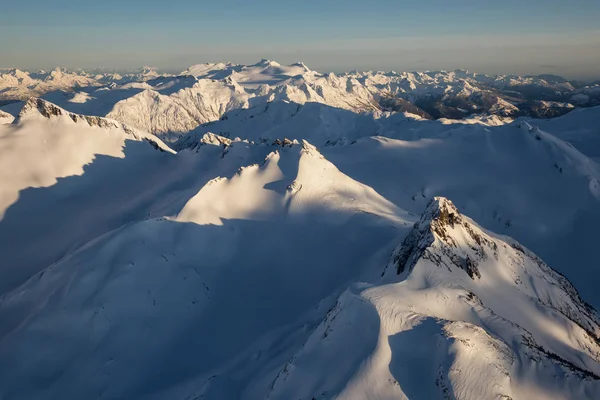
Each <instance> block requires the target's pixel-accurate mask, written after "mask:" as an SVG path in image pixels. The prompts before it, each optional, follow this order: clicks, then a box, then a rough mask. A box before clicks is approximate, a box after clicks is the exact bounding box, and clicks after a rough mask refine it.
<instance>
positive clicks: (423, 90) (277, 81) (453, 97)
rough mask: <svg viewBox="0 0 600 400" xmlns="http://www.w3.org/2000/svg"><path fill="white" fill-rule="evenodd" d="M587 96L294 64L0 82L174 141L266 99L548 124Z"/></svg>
mask: <svg viewBox="0 0 600 400" xmlns="http://www.w3.org/2000/svg"><path fill="white" fill-rule="evenodd" d="M596 89H597V88H596V87H595V86H593V85H590V86H584V85H582V84H580V83H577V82H570V81H567V80H565V79H563V78H560V77H556V76H552V75H541V76H524V77H520V76H512V75H503V76H488V75H483V74H476V73H471V72H468V71H465V70H456V71H439V72H403V73H396V72H393V71H392V72H374V71H368V72H352V73H343V74H334V73H328V74H323V73H319V72H316V71H312V70H310V69H309V68H308V67H307V66H306V65H304V64H303V63H295V64H292V65H290V66H284V65H280V64H279V63H277V62H275V61H270V60H261V61H260V62H258V63H256V64H253V65H238V64H231V63H217V64H211V63H207V64H198V65H193V66H191V67H189V68H187V69H186V70H184V71H183V72H182V73H181V74H179V75H177V76H172V75H164V74H163V75H160V74H159V73H158V72H157V71H156V70H155V69H153V68H150V67H144V68H143V69H142V70H140V71H136V72H135V73H130V74H127V75H119V74H117V73H108V72H98V73H85V72H80V71H79V72H68V71H66V70H61V69H55V70H54V71H52V72H50V73H46V72H43V73H38V74H29V73H27V72H23V71H20V70H8V71H7V72H6V73H3V74H0V99H10V100H15V99H19V100H24V99H26V98H27V97H29V96H40V95H43V96H44V98H45V99H46V100H49V101H51V102H53V103H55V104H57V105H59V106H61V107H63V108H65V109H67V110H69V111H71V112H75V113H83V114H91V115H98V116H106V117H109V118H113V119H116V120H119V121H121V122H124V123H127V124H129V125H131V126H135V127H137V128H139V129H141V130H145V131H148V132H150V133H153V134H155V135H159V136H161V137H162V138H163V139H165V140H168V141H174V140H176V139H177V138H178V137H179V136H181V135H183V134H185V133H188V132H189V131H191V130H193V129H195V128H196V127H198V126H199V125H202V124H205V123H208V122H212V121H216V120H219V119H220V118H223V117H226V115H227V113H228V112H230V111H239V110H240V109H252V108H255V107H259V108H260V107H264V106H265V105H266V104H268V103H270V102H273V101H288V102H294V103H298V104H304V103H308V102H317V103H321V104H324V105H328V106H330V107H335V108H341V109H345V110H349V111H352V112H359V113H365V112H366V113H370V112H375V113H376V114H377V113H381V112H409V113H412V114H415V115H419V116H421V117H423V118H427V119H439V118H449V119H463V118H467V117H470V116H473V115H485V116H488V115H494V116H498V117H501V118H515V117H518V116H531V117H536V118H540V117H541V118H547V117H555V116H559V115H562V114H565V113H567V112H569V111H571V110H572V109H574V108H575V107H588V106H594V105H598V104H600V103H598V98H597V97H598V96H596V94H597V93H596V92H597V90H596Z"/></svg>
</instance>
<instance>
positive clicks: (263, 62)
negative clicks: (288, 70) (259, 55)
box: [254, 58, 281, 67]
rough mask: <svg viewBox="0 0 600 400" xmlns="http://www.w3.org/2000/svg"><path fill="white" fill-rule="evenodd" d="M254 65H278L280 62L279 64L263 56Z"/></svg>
mask: <svg viewBox="0 0 600 400" xmlns="http://www.w3.org/2000/svg"><path fill="white" fill-rule="evenodd" d="M254 65H255V66H257V67H280V66H281V64H279V63H278V62H276V61H271V60H268V59H266V58H263V59H262V60H260V61H259V62H257V63H256V64H254Z"/></svg>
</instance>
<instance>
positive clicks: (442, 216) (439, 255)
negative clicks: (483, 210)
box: [384, 197, 496, 279]
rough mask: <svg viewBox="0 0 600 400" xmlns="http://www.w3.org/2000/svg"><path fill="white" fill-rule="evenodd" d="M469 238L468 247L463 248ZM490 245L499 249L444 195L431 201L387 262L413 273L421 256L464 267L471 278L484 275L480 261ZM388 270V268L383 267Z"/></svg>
mask: <svg viewBox="0 0 600 400" xmlns="http://www.w3.org/2000/svg"><path fill="white" fill-rule="evenodd" d="M465 241H466V242H467V243H466V244H467V246H466V247H468V248H470V249H471V250H474V254H470V253H471V252H470V251H463V250H464V249H465V248H466V247H465V246H463V244H464V243H460V245H459V242H465ZM484 246H485V247H489V249H491V251H492V252H495V251H496V244H495V243H494V242H493V241H492V240H488V239H487V238H486V237H484V235H482V234H481V231H480V229H479V228H478V227H477V226H475V225H474V224H472V223H471V222H470V221H469V220H467V219H466V218H465V217H463V216H462V215H461V214H460V212H459V211H458V209H457V208H456V206H455V205H454V204H453V203H452V202H451V201H450V200H448V199H446V198H444V197H435V198H434V199H433V200H431V201H430V202H429V204H428V205H427V207H426V208H425V211H424V212H423V214H422V216H421V219H420V220H419V222H417V223H416V224H415V225H414V227H413V229H412V230H411V231H410V232H409V233H408V235H407V236H406V238H405V239H404V241H403V242H402V244H401V245H400V246H398V248H396V250H395V251H394V253H393V254H392V258H391V259H390V262H389V263H388V265H387V266H386V270H387V268H388V267H391V266H394V267H395V269H396V273H397V274H398V275H400V274H403V273H410V272H411V271H412V269H413V267H414V266H415V264H416V263H417V262H418V261H419V260H420V259H422V258H423V259H427V260H430V261H431V262H433V263H434V264H436V265H438V266H441V265H445V266H446V267H448V268H449V269H451V268H452V267H457V268H460V269H462V270H464V271H465V272H466V273H467V274H468V275H469V277H471V279H477V278H480V277H481V274H480V272H479V269H478V262H479V261H480V260H481V259H485V258H486V254H487V250H486V249H485V248H484ZM384 273H385V271H384Z"/></svg>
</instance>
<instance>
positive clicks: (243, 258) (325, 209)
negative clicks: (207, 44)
mask: <svg viewBox="0 0 600 400" xmlns="http://www.w3.org/2000/svg"><path fill="white" fill-rule="evenodd" d="M243 145H244V143H240V142H236V143H233V144H232V145H231V146H230V148H229V149H228V150H227V153H226V154H225V155H224V158H222V160H227V159H229V158H232V159H237V157H238V154H236V148H238V147H243ZM245 145H248V144H245ZM256 147H257V148H260V149H263V148H270V149H271V150H270V152H269V154H268V155H267V157H266V158H265V160H264V162H263V163H261V164H260V165H250V166H248V167H247V168H243V169H241V170H240V171H239V173H236V174H234V175H233V176H231V177H230V178H221V179H214V180H211V181H209V182H208V183H207V184H206V185H205V186H204V187H203V188H202V189H201V190H199V191H198V193H197V194H196V195H195V196H193V197H191V198H190V200H189V201H188V202H187V203H186V204H185V205H184V206H183V207H182V210H181V211H180V212H179V213H178V215H177V216H176V217H167V218H165V217H161V218H150V219H147V220H142V221H139V222H135V223H130V224H127V225H124V226H122V227H121V228H119V229H116V230H114V231H112V232H109V233H107V234H105V235H103V236H100V237H98V238H97V239H95V240H93V241H91V242H90V243H88V244H87V245H85V246H83V247H82V248H80V250H79V251H74V252H70V253H69V254H68V255H67V256H66V257H64V258H63V259H61V260H59V261H58V262H56V263H54V264H53V265H51V266H49V268H47V269H45V270H43V271H41V272H39V273H38V274H36V275H35V276H32V277H31V278H30V279H29V280H28V282H26V283H25V284H24V285H22V286H20V287H18V288H16V289H15V290H12V291H10V292H9V293H6V294H5V295H4V296H3V297H2V298H1V299H0V318H1V319H2V320H3V321H4V322H5V323H3V324H2V327H1V328H0V337H1V338H2V340H1V341H0V368H1V369H2V370H3V371H10V372H9V373H7V374H2V375H1V376H0V380H1V382H0V387H1V388H2V389H0V390H1V391H2V393H3V394H4V395H5V396H7V397H9V398H10V397H13V396H14V397H19V398H39V397H40V396H42V397H45V398H56V397H57V396H61V397H62V398H82V397H84V398H89V397H96V396H102V397H107V398H124V397H125V398H161V397H165V396H166V397H169V398H186V396H192V394H193V393H194V392H198V391H201V390H203V389H202V388H203V387H205V386H206V390H207V391H212V390H216V393H217V394H215V395H214V396H216V397H217V398H237V397H238V396H239V395H242V392H243V391H244V390H245V387H246V386H247V385H249V384H250V383H251V382H252V381H254V380H255V379H257V377H264V376H270V377H271V378H274V376H271V375H269V374H268V370H271V369H272V368H273V365H279V366H281V365H283V363H285V359H286V358H287V357H289V356H290V355H291V354H292V353H293V352H294V351H296V350H298V348H299V347H298V346H300V345H301V344H302V343H303V342H304V340H306V338H307V337H308V335H310V333H311V331H312V329H313V327H314V326H315V325H316V324H318V322H319V320H320V319H322V318H323V317H324V313H325V312H326V311H327V309H328V308H329V307H330V306H331V305H332V300H335V298H336V297H337V296H338V295H339V294H340V293H341V292H342V291H343V290H344V289H345V288H346V287H347V286H348V285H349V284H350V283H351V282H353V281H355V280H356V279H357V277H358V276H360V275H362V273H363V271H364V270H365V265H369V264H370V263H371V260H373V259H374V258H375V259H376V260H377V262H375V264H380V263H381V262H383V261H384V260H385V256H386V253H387V252H388V251H389V250H390V248H391V245H393V242H395V241H396V240H397V237H398V236H402V235H403V234H404V233H405V232H406V231H407V230H408V229H409V227H410V225H411V224H412V223H414V221H415V219H416V218H415V217H414V216H413V215H410V214H408V213H406V212H404V211H402V210H400V209H398V208H397V207H395V206H394V205H393V204H392V203H390V202H388V201H387V200H385V199H384V198H382V197H381V196H380V195H379V194H377V193H376V192H375V191H373V190H372V189H370V188H369V187H367V186H365V185H362V184H360V183H358V182H356V181H354V180H352V179H350V178H348V177H346V176H344V175H343V174H342V173H341V172H340V171H339V170H337V168H335V166H333V165H332V164H331V163H329V162H328V161H327V160H325V159H324V158H323V157H322V156H321V155H320V153H319V152H318V151H317V150H316V149H315V148H314V147H313V146H311V145H310V144H308V143H303V144H302V145H300V144H298V145H293V146H291V147H290V146H286V147H283V148H282V147H279V148H277V147H274V146H271V145H264V144H261V145H256ZM205 149H214V150H218V151H219V153H220V152H221V147H220V146H216V145H212V144H207V145H205V146H202V147H200V148H199V149H198V150H199V151H200V153H198V154H196V153H192V154H188V155H189V156H193V157H198V158H200V157H202V156H204V155H205V154H203V152H204V151H205ZM181 154H182V153H179V154H178V155H177V157H180V156H181ZM213 162H215V163H217V161H216V160H213ZM380 249H383V250H384V252H379V250H380ZM51 321H52V322H51ZM59 321H62V322H59ZM142 337H143V338H144V339H143V340H140V338H142ZM133 342H137V344H136V346H135V348H130V350H131V351H129V350H127V351H124V350H125V349H124V347H123V345H124V343H133ZM35 343H39V344H40V345H39V346H38V345H36V344H35ZM263 346H267V348H265V349H263V348H262V347H263ZM261 353H262V355H261ZM9 365H10V366H11V367H10V368H9ZM31 365H36V367H35V368H31ZM235 370H238V371H240V372H241V371H245V372H243V373H242V375H241V376H239V378H236V377H235V376H236V373H235V372H234V371H235ZM265 374H267V375H265ZM215 375H218V376H220V378H219V379H216V378H214V377H213V376H215ZM211 377H213V378H211ZM159 378H160V379H159ZM207 381H209V382H212V383H211V384H210V385H212V386H211V388H210V389H209V388H208V386H207V383H206V382H207ZM207 393H208V392H207ZM236 393H237V394H236ZM266 393H267V392H266V391H263V392H262V395H261V396H260V397H259V398H264V396H265V395H266ZM196 396H198V395H196ZM207 396H208V397H207V398H211V397H213V395H209V394H207ZM192 398H193V396H192Z"/></svg>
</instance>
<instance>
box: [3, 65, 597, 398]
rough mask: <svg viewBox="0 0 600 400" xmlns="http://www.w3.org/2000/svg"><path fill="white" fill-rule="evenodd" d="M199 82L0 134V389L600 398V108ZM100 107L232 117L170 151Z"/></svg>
mask: <svg viewBox="0 0 600 400" xmlns="http://www.w3.org/2000/svg"><path fill="white" fill-rule="evenodd" d="M223 71H226V72H227V73H228V75H227V76H224V77H220V76H219V75H218V74H220V73H223ZM302 71H304V72H302ZM148 73H151V71H150V72H148ZM187 74H188V75H186V76H185V77H184V76H179V77H153V78H151V79H148V80H146V81H144V82H129V83H120V84H118V85H116V86H114V87H113V88H109V89H102V88H101V89H96V88H87V89H82V90H78V91H76V92H74V93H66V94H65V93H64V92H54V93H49V94H48V96H49V98H56V99H57V102H59V103H60V104H63V103H68V106H69V108H72V109H73V110H78V112H75V111H73V112H70V111H67V110H66V109H64V108H61V107H59V106H57V105H55V104H52V103H51V102H49V101H46V100H42V99H38V98H32V99H30V100H29V101H27V102H26V103H25V104H24V105H23V108H22V110H21V112H20V113H19V114H18V115H17V118H16V120H15V121H14V122H13V123H12V124H3V125H0V171H3V172H0V174H3V175H2V176H0V179H1V180H2V182H3V185H0V254H1V255H2V256H1V260H2V262H1V263H0V321H2V323H0V371H3V373H0V398H7V399H12V398H18V399H38V398H47V399H54V398H56V399H59V398H60V399H80V398H100V397H101V398H109V399H120V398H143V399H162V398H174V399H201V398H204V399H212V398H215V399H228V398H240V399H265V398H270V399H289V398H300V399H306V400H310V399H313V398H315V399H331V398H340V399H342V398H343V399H346V398H350V399H363V398H381V399H384V398H411V399H412V398H426V399H435V398H440V399H446V398H448V399H453V398H455V399H487V398H504V399H508V398H512V399H547V398H556V399H566V398H585V399H587V398H589V399H593V398H597V397H599V396H600V384H599V383H598V382H599V379H600V378H599V375H600V363H599V361H600V347H599V344H598V343H599V340H600V339H599V335H600V327H599V325H598V324H599V318H598V315H597V313H596V311H594V310H593V308H592V307H591V306H590V305H588V304H587V303H585V302H584V301H583V300H582V299H581V298H580V297H579V294H578V292H577V290H576V289H575V287H576V288H577V289H578V290H579V291H580V293H581V294H582V298H583V299H585V300H587V301H588V302H590V303H591V304H592V305H594V306H597V305H598V304H600V300H599V297H598V295H597V293H596V292H597V291H596V290H595V288H596V287H597V285H598V284H600V281H599V275H598V271H597V265H598V263H597V255H596V252H595V249H596V241H597V236H598V235H597V226H599V225H600V207H599V205H600V204H599V203H600V166H599V164H598V163H597V162H595V161H594V160H593V159H591V158H590V157H589V156H590V153H589V152H587V150H589V149H591V148H592V147H591V145H590V143H592V142H591V141H590V140H589V135H587V132H588V131H589V132H593V129H594V127H595V123H596V118H595V112H596V109H587V110H585V112H579V113H573V114H571V115H567V116H565V117H562V118H557V119H552V120H548V121H546V122H542V121H538V120H530V119H527V120H525V119H522V118H521V119H518V120H517V121H515V122H509V121H508V120H505V119H502V118H500V117H487V116H485V115H482V116H476V117H472V118H469V119H467V120H463V121H460V122H457V121H453V120H448V119H442V120H438V121H429V120H425V119H424V118H422V117H419V116H416V115H414V114H409V113H401V112H389V111H385V112H383V111H379V110H374V111H372V112H369V113H363V112H360V113H359V112H355V111H357V110H350V109H351V108H352V107H354V105H353V104H357V103H353V102H354V101H355V100H357V99H364V98H365V97H363V94H362V93H363V92H362V90H363V89H365V86H364V85H363V84H362V83H360V79H358V78H360V76H358V75H356V74H355V75H356V76H354V77H348V78H346V79H345V80H344V79H341V78H340V77H338V76H335V75H329V76H318V74H316V73H312V71H310V70H308V68H306V67H305V66H303V65H300V64H297V65H293V66H290V67H282V66H279V65H278V64H276V63H273V62H268V61H262V62H261V63H259V64H256V65H254V66H248V67H244V66H241V67H240V66H235V65H230V64H228V65H201V66H195V67H193V68H190V70H189V71H187ZM294 74H301V75H302V76H301V77H298V75H294ZM445 74H446V75H447V76H452V79H457V80H458V79H464V78H460V77H461V76H463V77H464V76H469V75H468V73H467V72H464V71H453V72H451V73H445ZM392 75H393V74H392ZM275 76H276V78H277V79H275V78H273V77H275ZM365 76H366V75H365ZM365 76H363V78H364V77H365ZM368 76H369V77H370V79H371V78H372V79H376V80H377V81H379V80H381V81H382V82H384V83H385V79H386V78H385V77H386V75H385V74H383V73H369V74H368ZM267 77H271V78H273V79H274V80H273V81H270V82H269V83H268V84H269V86H268V87H267V86H265V85H266V84H265V83H261V82H262V80H264V79H266V78H267ZM307 77H308V78H310V79H312V81H310V82H309V79H308V78H307ZM320 79H328V80H330V81H331V82H330V83H329V85H331V86H332V87H333V86H335V85H337V89H335V90H331V91H329V92H326V91H323V94H319V92H318V90H317V89H315V87H316V86H314V85H316V82H318V81H319V80H320ZM340 79H341V80H340ZM361 79H362V78H361ZM419 79H423V80H425V81H428V80H430V79H433V80H435V79H436V78H435V76H430V75H428V74H425V75H423V76H420V78H419ZM449 79H450V78H449ZM473 79H475V78H473ZM477 79H480V78H479V77H478V78H477ZM528 79H529V78H528ZM548 79H550V78H548ZM238 80H239V81H238ZM354 81H356V82H358V84H355V83H354ZM297 82H302V83H301V84H300V85H296V83H297ZM348 83H349V84H348ZM407 84H408V83H407ZM556 84H557V85H561V84H560V83H556ZM303 85H304V86H303ZM551 86H552V85H551ZM468 88H469V87H468V86H467V85H463V87H462V89H461V90H463V89H464V90H467V89H468ZM365 90H366V89H365ZM313 91H314V93H316V95H315V94H314V93H313ZM232 93H234V95H232ZM325 93H328V94H325ZM353 93H354V94H353ZM357 93H358V94H357ZM130 95H131V96H130ZM337 95H339V97H338V99H340V101H341V99H344V101H346V106H344V107H341V106H339V105H338V106H335V107H334V106H332V105H330V104H328V103H327V101H321V100H319V101H312V100H314V99H319V98H318V97H316V96H319V97H320V99H325V98H326V97H327V96H329V98H330V99H333V98H336V97H335V96H337ZM471 95H472V93H471V94H469V96H471ZM369 96H373V97H372V98H375V97H374V95H373V94H372V93H371V94H370V95H369ZM309 98H310V99H312V100H311V101H308V99H309ZM305 100H306V101H305ZM177 101H181V102H182V103H181V104H177ZM336 101H337V100H336ZM128 102H129V103H133V104H130V105H128V106H126V104H128ZM189 104H193V105H194V106H193V107H191V108H189V109H188V108H187V107H188V105H189ZM216 105H218V107H216V108H215V106H216ZM9 106H10V107H11V108H15V107H16V106H14V105H12V104H11V105H9ZM95 107H100V108H102V109H103V110H106V111H107V113H108V114H111V115H113V114H112V113H113V112H114V113H117V111H118V112H119V113H117V114H115V115H116V117H118V118H119V119H121V120H122V119H131V120H133V121H134V122H135V125H143V126H146V127H147V128H148V129H149V130H153V129H155V128H156V127H159V126H160V127H163V128H164V129H166V130H169V129H171V128H170V127H172V126H173V125H172V123H177V124H181V125H178V126H181V127H182V129H188V128H190V127H194V126H195V125H194V124H196V123H199V121H201V120H203V118H218V119H219V120H218V121H214V122H212V123H209V124H202V125H200V126H198V127H195V128H193V129H194V130H193V132H192V133H190V134H188V135H185V136H183V137H182V138H181V139H179V140H178V141H177V142H175V143H174V144H173V148H174V150H172V149H171V148H170V147H168V146H167V145H165V144H164V143H163V142H162V141H161V140H160V139H158V138H157V137H156V136H154V135H153V134H151V133H146V132H147V131H144V130H140V129H139V128H132V127H130V125H127V124H125V123H123V122H122V121H119V122H117V120H115V119H110V118H104V117H96V116H87V115H82V113H83V114H85V111H90V110H93V109H94V108H95ZM363 111H364V109H363ZM204 112H206V113H208V114H204ZM570 118H571V119H570ZM577 121H579V123H577ZM147 123H148V124H147ZM144 124H147V125H144ZM186 124H189V125H186ZM161 129H162V128H161ZM190 129H191V128H190ZM168 132H171V133H172V132H173V131H168ZM548 132H551V133H548ZM561 133H563V134H564V135H565V136H561ZM555 135H556V136H555ZM175 136H176V135H174V136H173V137H175ZM559 137H563V138H564V139H567V140H571V141H573V145H570V144H568V143H567V142H565V141H563V140H562V139H560V138H559ZM577 138H581V139H582V141H581V142H579V143H578V142H577V141H576V139H577ZM580 150H581V152H580ZM586 154H587V155H586ZM439 196H444V197H439ZM453 203H454V204H456V205H457V206H458V208H460V209H461V211H463V212H465V214H467V215H469V217H471V218H473V219H470V218H468V217H466V216H463V215H461V214H460V213H459V211H458V209H457V208H456V207H455V206H454V204H453ZM419 215H421V217H419ZM474 221H477V222H474ZM491 231H494V232H497V233H498V234H494V233H491ZM503 235H509V236H511V237H514V238H515V239H516V240H518V241H519V242H521V243H523V244H524V245H525V246H527V247H528V248H531V249H532V250H533V251H535V252H536V254H538V255H537V256H536V255H534V254H533V253H532V252H531V251H530V250H528V249H526V248H525V247H524V246H523V245H521V244H519V243H518V242H517V241H515V240H514V239H511V238H509V237H508V236H503ZM538 256H541V257H542V258H543V259H544V260H545V261H547V262H548V263H549V264H550V265H552V266H553V267H554V268H557V270H558V271H560V272H561V273H562V274H564V276H563V275H561V274H559V273H558V272H555V271H554V270H552V269H551V268H550V267H548V265H546V264H545V262H544V261H542V260H541V259H540V258H539V257H538ZM567 279H568V280H567ZM569 281H571V282H573V283H574V286H573V285H572V284H571V283H570V282H569Z"/></svg>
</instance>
